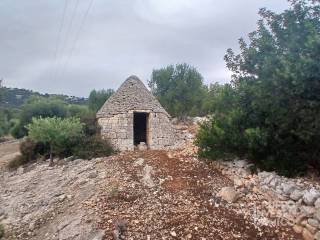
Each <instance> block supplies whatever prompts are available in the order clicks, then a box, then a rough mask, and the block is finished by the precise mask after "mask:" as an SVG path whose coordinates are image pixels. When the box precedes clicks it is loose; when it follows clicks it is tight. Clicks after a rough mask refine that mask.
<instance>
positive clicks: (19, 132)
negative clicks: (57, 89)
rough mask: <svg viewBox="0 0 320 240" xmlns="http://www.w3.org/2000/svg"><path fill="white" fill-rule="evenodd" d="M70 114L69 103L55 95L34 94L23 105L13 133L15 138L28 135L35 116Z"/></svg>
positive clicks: (62, 116)
mask: <svg viewBox="0 0 320 240" xmlns="http://www.w3.org/2000/svg"><path fill="white" fill-rule="evenodd" d="M67 116H68V109H67V104H66V103H65V102H64V101H62V100H60V99H57V98H55V97H49V98H45V97H40V96H32V97H30V98H29V99H28V100H27V102H26V103H25V104H24V105H23V106H22V107H21V113H20V115H19V121H18V122H17V124H16V125H15V126H14V127H13V129H12V131H11V134H12V135H13V136H14V137H15V138H22V137H24V136H25V135H27V128H26V127H25V126H26V125H28V124H29V123H30V122H31V120H32V118H34V117H42V118H46V117H61V118H65V117H67Z"/></svg>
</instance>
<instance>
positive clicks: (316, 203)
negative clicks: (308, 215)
mask: <svg viewBox="0 0 320 240" xmlns="http://www.w3.org/2000/svg"><path fill="white" fill-rule="evenodd" d="M314 206H315V207H316V208H320V198H318V199H317V200H316V201H315V202H314Z"/></svg>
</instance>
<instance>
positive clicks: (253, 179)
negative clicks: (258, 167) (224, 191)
mask: <svg viewBox="0 0 320 240" xmlns="http://www.w3.org/2000/svg"><path fill="white" fill-rule="evenodd" d="M213 164H214V165H216V167H217V168H218V169H220V170H221V171H222V173H223V174H224V175H226V176H228V177H229V178H230V179H231V180H233V182H234V186H235V188H236V189H237V190H238V191H239V192H242V193H243V194H245V195H247V197H248V198H250V199H251V201H252V202H254V201H255V198H256V196H261V197H263V199H264V200H263V201H261V202H260V203H259V204H263V203H265V207H266V211H267V212H268V215H269V216H271V217H273V218H278V219H283V220H285V221H286V222H287V223H288V224H291V225H292V226H293V230H294V231H295V232H296V233H299V234H301V235H302V237H303V239H305V240H313V239H316V240H320V184H319V183H318V182H316V181H311V180H309V179H303V178H293V179H289V178H286V177H282V176H279V175H277V174H276V173H274V172H259V173H258V174H251V172H250V170H249V169H250V164H248V163H247V161H245V160H235V161H232V162H223V161H218V162H214V163H213ZM259 209H260V207H259ZM261 209H262V210H261ZM261 209H260V210H259V211H263V208H261Z"/></svg>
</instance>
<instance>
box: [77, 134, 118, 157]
mask: <svg viewBox="0 0 320 240" xmlns="http://www.w3.org/2000/svg"><path fill="white" fill-rule="evenodd" d="M113 152H114V150H113V148H112V146H111V144H110V143H109V142H108V141H106V140H103V139H101V137H100V136H99V135H95V136H90V137H86V138H83V139H81V140H80V141H79V142H78V144H77V145H76V146H75V147H74V148H73V151H72V153H73V155H74V156H76V157H78V158H82V159H92V158H97V157H104V156H109V155H111V154H112V153H113Z"/></svg>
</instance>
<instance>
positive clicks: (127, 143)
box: [97, 76, 176, 151]
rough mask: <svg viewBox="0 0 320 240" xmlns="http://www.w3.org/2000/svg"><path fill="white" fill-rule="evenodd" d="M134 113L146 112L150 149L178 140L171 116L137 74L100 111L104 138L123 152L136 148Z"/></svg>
mask: <svg viewBox="0 0 320 240" xmlns="http://www.w3.org/2000/svg"><path fill="white" fill-rule="evenodd" d="M135 113H143V114H145V115H146V144H147V147H148V148H149V149H163V148H165V147H169V146H172V145H173V144H174V143H175V138H176V134H175V129H174V128H173V126H172V125H171V122H170V115H169V114H168V113H167V112H166V110H164V109H163V107H162V106H161V105H160V103H159V102H158V101H157V99H156V98H155V97H154V96H153V95H152V94H151V93H150V92H149V91H148V89H147V88H146V87H145V86H144V84H143V83H142V82H141V80H140V79H139V78H138V77H136V76H130V77H129V78H128V79H127V80H126V81H125V82H124V83H123V84H122V85H121V86H120V88H119V89H118V90H117V91H116V92H115V93H114V94H113V95H112V96H111V97H110V98H109V99H108V100H107V101H106V103H105V104H104V105H103V106H102V108H101V109H100V110H99V111H98V113H97V118H98V123H99V125H100V126H101V135H102V137H103V138H105V139H108V140H109V141H110V142H111V144H112V145H113V146H114V147H115V148H116V149H118V150H120V151H123V150H133V149H134V134H135V133H134V116H135V115H134V114H135Z"/></svg>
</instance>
